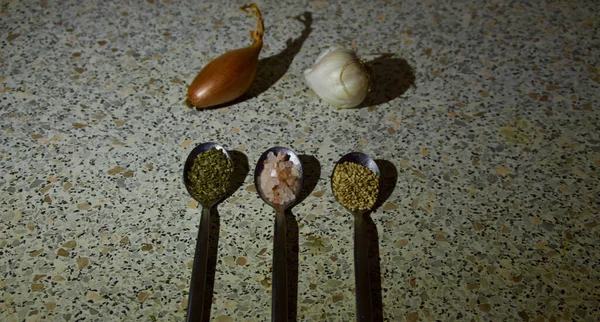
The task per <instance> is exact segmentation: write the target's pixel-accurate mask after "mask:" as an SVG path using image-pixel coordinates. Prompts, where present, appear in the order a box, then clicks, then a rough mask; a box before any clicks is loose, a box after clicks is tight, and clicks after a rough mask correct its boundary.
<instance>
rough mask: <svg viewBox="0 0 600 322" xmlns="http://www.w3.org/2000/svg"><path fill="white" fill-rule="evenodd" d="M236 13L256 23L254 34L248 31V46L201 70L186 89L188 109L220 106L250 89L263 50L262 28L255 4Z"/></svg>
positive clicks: (229, 53)
mask: <svg viewBox="0 0 600 322" xmlns="http://www.w3.org/2000/svg"><path fill="white" fill-rule="evenodd" d="M240 10H243V11H245V12H247V13H249V14H251V15H253V16H254V17H256V19H257V20H258V23H257V27H256V30H254V31H250V36H251V37H252V44H251V45H250V46H248V47H244V48H240V49H234V50H231V51H228V52H226V53H225V54H223V55H221V56H219V57H217V58H215V59H214V60H212V61H211V62H209V63H208V64H207V65H206V66H204V68H202V70H201V71H200V73H198V75H197V76H196V78H194V80H193V81H192V84H191V85H190V86H189V87H188V91H187V95H186V103H187V104H188V106H189V107H196V108H207V107H212V106H216V105H220V104H224V103H227V102H230V101H233V100H234V99H236V98H238V97H240V96H241V95H242V94H244V93H245V92H246V91H247V90H248V89H249V88H250V85H251V84H252V81H253V80H254V76H255V75H256V69H257V67H258V56H259V54H260V51H261V49H262V47H263V41H262V39H263V34H264V26H263V20H262V15H261V12H260V10H259V9H258V6H257V5H256V4H249V5H246V6H243V7H241V8H240Z"/></svg>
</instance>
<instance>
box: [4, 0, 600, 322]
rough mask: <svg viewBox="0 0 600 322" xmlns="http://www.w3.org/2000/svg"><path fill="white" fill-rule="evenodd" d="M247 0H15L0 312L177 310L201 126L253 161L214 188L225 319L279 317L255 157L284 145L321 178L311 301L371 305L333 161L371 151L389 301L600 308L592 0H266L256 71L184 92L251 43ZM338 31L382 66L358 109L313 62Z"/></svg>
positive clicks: (507, 316) (577, 311)
mask: <svg viewBox="0 0 600 322" xmlns="http://www.w3.org/2000/svg"><path fill="white" fill-rule="evenodd" d="M242 4H244V3H243V2H239V1H219V2H214V3H211V2H202V1H174V0H173V1H167V0H146V1H90V0H84V1H46V0H42V1H18V0H12V1H8V0H4V1H1V2H0V46H1V47H0V92H1V95H0V131H1V135H0V142H1V145H0V174H1V179H0V232H1V233H0V267H1V268H2V269H1V271H0V320H1V321H183V320H184V319H185V307H186V303H187V292H188V285H189V280H190V274H191V264H192V261H191V260H192V258H193V252H194V246H195V239H196V232H197V225H198V223H199V219H200V218H199V213H200V209H199V208H198V206H197V204H196V203H195V202H194V201H192V199H191V198H190V197H189V196H188V194H187V193H186V191H185V188H184V186H183V182H182V168H183V163H184V161H185V158H186V157H187V154H188V153H189V152H190V151H191V150H192V149H193V147H194V146H195V145H197V144H199V143H202V142H206V141H214V142H217V143H219V144H221V145H223V146H225V147H226V148H227V149H229V150H235V151H238V152H239V153H238V154H239V155H245V157H246V158H247V160H248V163H249V168H250V172H249V174H248V176H246V177H245V178H244V182H243V184H242V185H241V187H240V188H239V189H238V190H236V191H235V192H234V193H233V194H232V195H231V196H230V197H229V198H228V199H227V200H226V201H225V202H223V203H222V204H220V205H219V206H218V212H219V217H220V228H219V240H218V260H217V263H216V274H215V275H216V280H215V283H214V284H215V285H214V298H213V301H212V302H213V303H212V306H211V317H212V320H213V321H219V322H225V321H268V320H270V303H271V296H270V292H271V280H270V276H271V271H270V270H271V255H272V234H273V232H272V227H273V219H274V212H273V210H272V209H271V208H270V207H269V206H268V205H266V204H264V203H263V202H262V201H261V200H260V199H259V197H258V196H257V194H256V192H255V188H254V187H253V185H252V183H253V178H252V173H253V172H252V170H253V169H254V165H255V163H256V160H257V159H258V157H259V156H260V155H261V153H262V152H263V151H265V150H266V149H268V148H270V147H272V146H277V145H280V146H287V147H290V148H292V149H294V150H295V151H296V152H297V153H298V154H302V155H306V156H312V157H314V159H312V160H313V168H312V170H311V171H312V172H313V173H314V174H316V175H318V177H319V179H320V180H318V182H317V183H316V186H315V187H314V189H313V190H312V191H311V194H310V195H308V197H307V198H306V199H304V200H303V201H302V202H301V203H300V204H299V205H297V206H296V207H294V208H293V210H292V212H293V214H294V216H295V217H296V218H297V223H298V231H299V233H298V244H299V247H298V254H299V255H298V262H299V264H298V266H299V267H298V271H299V273H298V286H297V288H298V300H297V319H298V320H299V321H354V320H355V319H356V315H355V303H354V302H355V297H354V293H353V292H354V275H353V273H354V268H353V239H352V238H353V235H352V231H353V230H352V225H353V223H352V221H353V219H352V217H351V216H349V215H347V214H346V213H345V212H344V210H343V208H342V207H341V206H340V205H339V204H337V203H336V202H335V200H334V198H333V195H332V193H331V190H330V182H329V176H330V174H331V170H332V169H333V165H334V162H335V161H336V160H337V159H338V158H339V157H341V156H342V155H343V154H345V153H347V152H350V151H354V150H358V151H363V152H365V153H368V154H370V155H371V156H373V157H374V158H376V159H380V160H385V161H388V163H387V164H388V166H387V175H388V177H392V178H393V177H394V176H397V183H396V184H395V187H394V186H392V188H389V187H388V188H386V194H389V197H388V198H387V200H386V201H385V202H384V203H383V204H382V205H381V206H380V207H379V208H378V209H377V210H376V211H375V212H374V213H373V214H372V215H371V218H372V220H373V223H374V225H375V226H376V228H377V233H378V239H377V240H375V241H376V242H377V243H378V245H379V247H378V251H379V271H380V273H381V274H380V275H381V302H382V305H383V310H382V311H383V320H385V321H410V322H413V321H535V322H541V321H599V320H600V282H599V277H600V273H599V271H600V250H599V247H600V246H599V245H600V227H599V223H600V218H599V212H600V204H599V200H600V198H599V195H600V188H599V183H600V182H599V179H598V175H599V169H600V112H599V110H600V106H599V103H600V94H599V93H600V90H599V87H600V84H599V83H600V64H599V57H600V33H599V31H600V25H599V24H600V21H599V20H598V17H600V7H599V6H598V5H597V3H595V2H594V1H571V2H566V1H564V2H560V1H529V2H526V1H521V2H519V1H401V2H394V1H352V2H344V1H311V2H306V3H302V2H299V1H298V2H297V1H291V0H281V1H259V2H258V5H259V7H260V8H261V9H262V11H263V14H264V18H265V27H266V32H265V48H264V49H263V51H262V53H261V59H262V60H261V63H260V66H259V73H258V76H257V79H256V82H255V84H254V85H253V88H252V89H251V90H250V93H249V94H248V95H246V96H245V97H244V98H243V99H242V100H240V102H238V103H237V104H233V105H230V106H227V107H221V108H217V109H211V110H204V111H195V110H190V109H188V108H187V107H186V106H184V105H183V104H182V103H183V98H184V96H185V92H186V84H189V83H190V82H191V81H192V79H193V77H194V76H195V74H196V73H197V72H198V71H199V70H200V69H201V68H202V66H204V64H206V63H207V62H208V61H210V60H211V59H213V58H215V57H217V56H218V55H219V54H221V53H223V52H225V51H226V50H229V49H233V48H238V47H242V46H246V45H248V44H250V42H251V41H250V39H249V36H248V30H251V29H254V27H255V24H256V22H255V20H254V19H253V18H252V17H250V16H248V15H247V14H245V13H243V12H241V11H238V10H237V7H238V6H240V5H242ZM298 15H302V18H301V19H294V17H296V16H298ZM336 44H338V45H345V46H347V47H351V48H355V50H356V51H357V53H358V54H359V55H360V57H361V58H362V59H363V60H364V61H365V62H366V64H367V65H368V66H370V68H371V70H372V79H373V87H372V91H371V93H370V95H369V97H368V98H367V101H366V102H365V103H364V104H363V105H364V106H362V107H361V108H358V109H353V110H343V111H338V110H335V109H333V108H331V107H329V106H328V105H326V104H325V103H324V102H323V101H321V100H319V99H318V97H316V96H315V94H314V93H313V92H312V91H310V90H308V88H307V86H306V85H305V82H304V80H303V75H302V72H303V70H304V69H306V68H309V67H310V66H311V65H312V63H313V61H314V59H315V58H316V57H317V56H318V54H319V53H320V52H321V51H323V50H324V49H325V48H326V47H328V46H330V45H336ZM411 69H412V71H411ZM411 83H414V86H409V85H410V84H411ZM242 159H243V158H242ZM315 159H316V160H317V161H318V162H315V161H314V160H315ZM315 165H316V166H319V167H316V166H315ZM394 172H395V174H394ZM384 174H385V173H384ZM391 189H393V191H391ZM390 192H391V194H390Z"/></svg>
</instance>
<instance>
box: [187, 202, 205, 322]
mask: <svg viewBox="0 0 600 322" xmlns="http://www.w3.org/2000/svg"><path fill="white" fill-rule="evenodd" d="M209 235H210V208H206V207H202V217H201V219H200V227H198V238H197V239H196V251H195V252H194V266H193V268H192V280H191V282H190V293H189V295H188V307H187V319H186V321H188V322H191V321H204V320H205V319H206V317H207V313H205V312H204V303H205V302H206V301H205V296H206V268H207V265H208V237H209Z"/></svg>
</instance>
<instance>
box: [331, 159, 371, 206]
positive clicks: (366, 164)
mask: <svg viewBox="0 0 600 322" xmlns="http://www.w3.org/2000/svg"><path fill="white" fill-rule="evenodd" d="M344 162H352V163H357V164H360V165H362V166H364V167H365V168H367V169H369V170H371V171H373V172H374V173H375V174H376V175H377V177H378V178H379V182H378V183H377V188H378V189H379V188H381V171H380V170H379V167H378V166H377V163H376V162H375V160H373V159H372V158H371V157H370V156H368V155H367V154H364V153H361V152H350V153H348V154H346V155H344V156H343V157H341V158H340V159H339V160H338V162H336V163H335V166H334V167H333V171H332V172H331V180H330V182H331V191H333V196H334V197H335V200H336V201H337V202H338V203H339V204H340V205H342V207H344V208H345V209H346V210H347V211H348V212H350V213H351V214H353V215H362V214H365V213H367V212H369V211H370V210H371V209H359V210H351V209H348V208H346V206H344V205H343V204H342V203H341V202H340V200H339V199H338V197H337V195H336V193H335V189H334V187H333V174H334V173H335V169H336V168H337V166H338V165H339V164H342V163H344Z"/></svg>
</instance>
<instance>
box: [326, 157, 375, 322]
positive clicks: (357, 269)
mask: <svg viewBox="0 0 600 322" xmlns="http://www.w3.org/2000/svg"><path fill="white" fill-rule="evenodd" d="M344 162H353V163H358V164H360V165H362V166H364V167H366V168H368V169H369V170H371V171H373V172H374V173H375V174H377V176H379V183H378V186H379V187H381V172H380V171H379V167H378V166H377V164H376V163H375V161H374V160H373V159H371V157H369V156H368V155H366V154H364V153H360V152H351V153H348V154H346V155H344V156H343V157H342V158H341V159H340V160H339V161H338V162H337V163H336V164H335V167H334V168H333V172H332V174H331V176H332V180H331V190H332V191H334V189H333V173H335V168H336V167H337V166H338V165H339V164H341V163H344ZM333 195H334V196H335V199H336V200H337V201H338V202H339V203H340V204H341V205H342V206H344V205H343V204H342V203H341V202H340V200H339V199H338V198H337V196H336V194H335V191H334V193H333ZM344 208H346V207H345V206H344ZM346 210H348V212H350V213H351V214H353V215H354V278H355V280H356V311H357V314H358V318H357V321H359V322H371V321H373V300H372V296H371V282H370V278H371V276H370V275H369V239H368V238H367V234H366V231H365V215H366V214H367V213H369V212H370V211H371V209H361V210H354V211H353V210H350V209H348V208H346Z"/></svg>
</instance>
